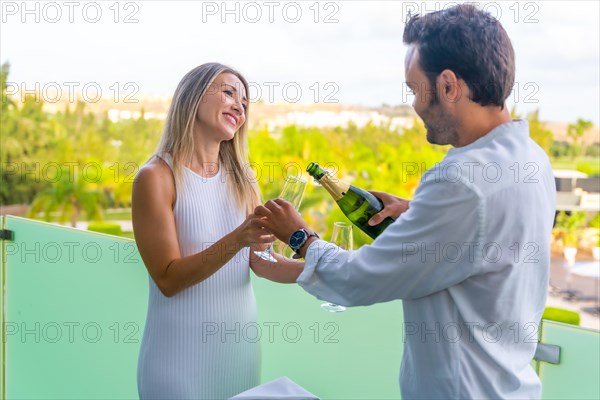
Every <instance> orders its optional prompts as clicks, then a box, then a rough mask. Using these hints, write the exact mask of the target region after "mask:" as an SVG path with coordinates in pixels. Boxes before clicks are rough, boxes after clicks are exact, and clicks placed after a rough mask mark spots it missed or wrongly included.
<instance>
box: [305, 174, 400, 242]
mask: <svg viewBox="0 0 600 400" xmlns="http://www.w3.org/2000/svg"><path fill="white" fill-rule="evenodd" d="M306 171H307V172H308V173H309V174H310V176H312V177H313V178H315V179H316V180H317V181H319V183H320V184H321V186H323V187H324V188H325V190H327V191H328V192H329V194H330V195H331V197H333V199H334V200H335V202H336V203H337V204H338V206H339V207H340V209H341V210H342V212H343V213H344V214H345V215H346V217H348V219H349V220H350V221H352V223H353V224H354V225H356V226H358V227H359V228H360V229H361V230H362V231H363V232H364V233H366V234H367V235H369V236H370V237H371V238H373V239H375V238H376V237H377V236H379V235H380V234H381V232H383V231H384V230H385V228H387V227H388V226H389V225H390V224H391V223H392V222H394V221H395V220H394V219H393V218H392V217H386V218H385V219H384V220H383V221H381V222H380V223H379V224H377V225H374V226H371V225H369V224H368V222H369V220H370V219H371V217H373V215H375V214H377V213H378V212H379V211H381V210H382V209H383V203H382V202H381V200H379V199H378V198H377V197H375V196H373V195H372V194H371V193H369V192H367V191H366V190H363V189H361V188H357V187H356V186H352V185H350V184H348V183H346V182H344V181H341V180H339V179H337V178H335V177H333V176H331V174H330V173H329V172H328V171H326V170H324V169H323V168H321V167H320V166H319V164H317V163H314V162H311V163H310V164H308V167H306Z"/></svg>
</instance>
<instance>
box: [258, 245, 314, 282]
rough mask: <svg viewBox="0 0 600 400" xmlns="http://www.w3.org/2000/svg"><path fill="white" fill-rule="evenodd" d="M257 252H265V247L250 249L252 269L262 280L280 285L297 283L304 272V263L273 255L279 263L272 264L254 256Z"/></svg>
mask: <svg viewBox="0 0 600 400" xmlns="http://www.w3.org/2000/svg"><path fill="white" fill-rule="evenodd" d="M255 250H264V246H253V247H251V248H250V268H252V271H254V273H255V274H256V275H257V276H260V277H261V278H265V279H268V280H270V281H273V282H278V283H296V279H298V277H299V276H300V274H301V273H302V271H303V270H304V261H300V260H294V259H292V258H287V257H284V256H282V255H280V254H277V253H273V257H275V259H276V260H277V262H276V263H272V262H269V261H266V260H263V259H262V258H260V257H259V256H257V255H256V254H254V251H255Z"/></svg>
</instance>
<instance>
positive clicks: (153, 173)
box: [134, 156, 175, 195]
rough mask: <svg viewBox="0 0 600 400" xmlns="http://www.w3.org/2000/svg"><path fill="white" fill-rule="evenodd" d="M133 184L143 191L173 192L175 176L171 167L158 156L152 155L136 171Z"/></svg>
mask: <svg viewBox="0 0 600 400" xmlns="http://www.w3.org/2000/svg"><path fill="white" fill-rule="evenodd" d="M134 186H138V188H141V189H143V190H144V191H152V192H158V191H160V192H162V193H164V194H170V195H172V194H174V193H175V178H174V176H173V171H172V170H171V167H169V165H168V164H167V163H166V161H165V160H163V159H162V158H160V157H157V156H154V157H152V159H150V160H149V161H148V162H147V163H146V164H144V165H142V167H141V168H140V169H139V171H138V172H137V174H136V176H135V179H134Z"/></svg>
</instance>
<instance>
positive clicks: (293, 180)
mask: <svg viewBox="0 0 600 400" xmlns="http://www.w3.org/2000/svg"><path fill="white" fill-rule="evenodd" d="M305 188H306V181H305V180H304V179H302V178H300V177H298V176H288V177H287V179H286V180H285V183H284V184H283V188H282V189H281V193H279V198H280V199H284V200H287V201H289V202H290V203H292V205H293V206H294V208H295V209H296V210H298V209H299V208H300V203H301V202H302V197H303V196H304V189H305ZM272 249H273V243H271V244H269V247H267V248H266V249H265V250H263V251H255V252H254V254H256V255H257V256H259V257H260V258H262V259H263V260H267V261H270V262H272V263H276V262H277V260H276V259H275V257H273V255H272V254H271V253H272Z"/></svg>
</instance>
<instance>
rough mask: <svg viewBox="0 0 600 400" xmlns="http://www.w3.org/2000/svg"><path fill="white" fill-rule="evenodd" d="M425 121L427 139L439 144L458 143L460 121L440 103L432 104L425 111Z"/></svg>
mask: <svg viewBox="0 0 600 400" xmlns="http://www.w3.org/2000/svg"><path fill="white" fill-rule="evenodd" d="M424 114H425V115H424V117H425V118H423V117H421V118H422V119H423V122H424V123H425V129H427V141H428V142H429V143H431V144H438V145H442V146H443V145H446V144H451V145H456V144H457V143H458V123H457V121H456V119H455V118H454V116H453V115H452V114H450V113H448V112H446V110H444V109H443V107H442V105H441V104H440V103H436V104H431V105H430V106H429V107H428V108H427V109H426V110H425V112H424Z"/></svg>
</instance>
